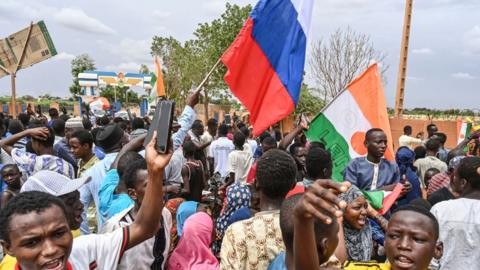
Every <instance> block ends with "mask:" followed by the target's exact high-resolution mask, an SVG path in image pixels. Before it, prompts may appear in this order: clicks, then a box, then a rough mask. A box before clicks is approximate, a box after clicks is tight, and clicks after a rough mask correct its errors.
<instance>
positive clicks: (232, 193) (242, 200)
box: [215, 183, 252, 239]
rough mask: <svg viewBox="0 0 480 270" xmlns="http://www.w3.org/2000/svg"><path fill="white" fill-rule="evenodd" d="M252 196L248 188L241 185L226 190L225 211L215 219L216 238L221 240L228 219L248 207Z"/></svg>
mask: <svg viewBox="0 0 480 270" xmlns="http://www.w3.org/2000/svg"><path fill="white" fill-rule="evenodd" d="M251 197H252V194H251V192H250V187H249V186H247V185H242V184H238V183H237V184H233V185H231V186H230V187H229V188H228V191H227V199H226V205H225V209H224V210H223V212H222V214H220V216H219V217H218V219H217V222H216V224H215V228H216V230H217V237H218V238H220V239H221V238H223V234H224V233H225V231H226V230H227V227H228V226H227V223H228V219H229V218H230V217H231V216H232V215H233V213H235V211H237V210H238V209H240V208H242V207H249V206H250V199H251Z"/></svg>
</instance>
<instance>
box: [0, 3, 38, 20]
mask: <svg viewBox="0 0 480 270" xmlns="http://www.w3.org/2000/svg"><path fill="white" fill-rule="evenodd" d="M46 8H47V7H46ZM42 11H43V10H42V9H40V8H38V7H35V6H31V5H26V4H24V3H20V1H14V0H2V1H0V15H1V16H2V17H8V18H11V19H19V18H21V19H29V20H38V19H40V18H41V17H42Z"/></svg>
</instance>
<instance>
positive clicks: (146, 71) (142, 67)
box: [138, 64, 150, 74]
mask: <svg viewBox="0 0 480 270" xmlns="http://www.w3.org/2000/svg"><path fill="white" fill-rule="evenodd" d="M138 73H140V74H150V69H148V67H147V65H145V64H141V65H140V70H139V71H138Z"/></svg>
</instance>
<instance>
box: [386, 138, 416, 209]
mask: <svg viewBox="0 0 480 270" xmlns="http://www.w3.org/2000/svg"><path fill="white" fill-rule="evenodd" d="M395 159H396V161H397V165H398V168H399V169H400V175H401V177H402V180H401V181H402V182H403V183H405V182H406V181H408V182H409V183H410V185H411V190H410V192H408V193H407V194H406V195H405V196H404V197H403V198H401V199H400V200H398V201H397V205H396V207H399V206H401V205H406V204H408V203H410V202H411V201H413V200H415V199H417V198H420V197H422V189H421V187H420V180H419V179H418V176H417V174H416V172H415V170H416V169H415V167H414V166H413V163H414V162H415V152H413V151H412V150H410V148H408V147H406V146H404V147H400V148H398V150H397V154H396V155H395ZM392 210H393V209H392Z"/></svg>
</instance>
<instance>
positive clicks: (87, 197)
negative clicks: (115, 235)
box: [79, 153, 118, 234]
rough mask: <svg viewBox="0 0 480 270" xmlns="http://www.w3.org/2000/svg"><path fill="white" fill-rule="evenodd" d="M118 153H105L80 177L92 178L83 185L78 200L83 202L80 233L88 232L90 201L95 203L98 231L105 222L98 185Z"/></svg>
mask: <svg viewBox="0 0 480 270" xmlns="http://www.w3.org/2000/svg"><path fill="white" fill-rule="evenodd" d="M117 154H118V153H110V154H106V155H105V158H104V159H102V160H101V161H99V162H98V163H97V164H95V165H94V166H93V167H92V168H90V169H88V170H86V171H85V172H84V173H83V174H82V177H87V176H90V177H91V178H92V179H91V180H90V182H88V183H87V184H85V185H83V186H82V187H81V188H80V189H79V191H80V201H81V202H82V203H83V207H84V208H83V209H84V210H83V214H82V217H83V222H82V225H81V227H80V230H81V231H82V234H88V233H90V231H89V229H88V220H87V209H88V207H89V205H90V203H91V202H92V200H93V202H94V203H95V208H96V212H97V224H98V231H101V229H102V226H103V223H104V222H105V218H104V217H102V215H100V214H99V213H100V204H99V197H98V192H99V190H100V186H101V184H102V182H103V179H105V176H106V175H107V171H109V170H110V166H112V163H113V161H115V158H116V157H117Z"/></svg>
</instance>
